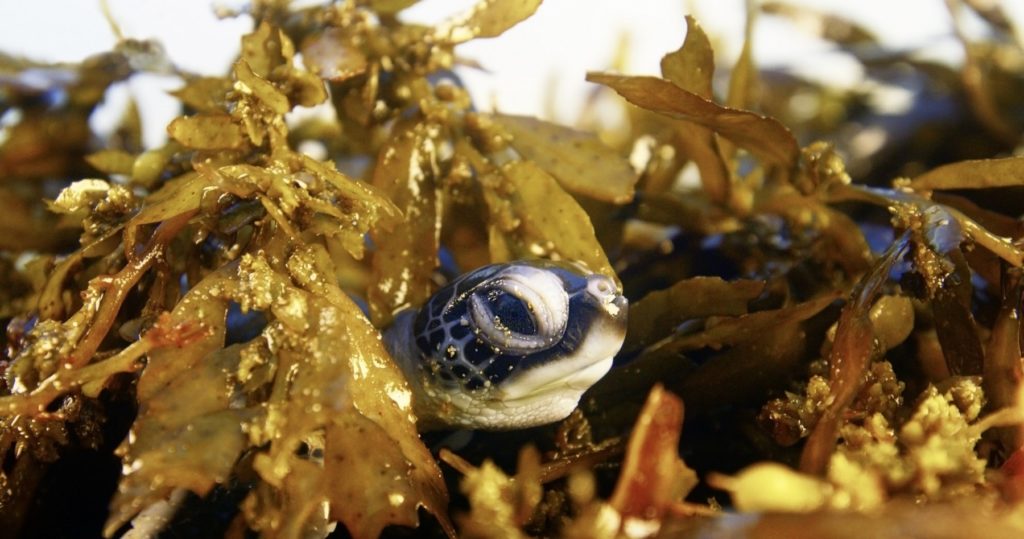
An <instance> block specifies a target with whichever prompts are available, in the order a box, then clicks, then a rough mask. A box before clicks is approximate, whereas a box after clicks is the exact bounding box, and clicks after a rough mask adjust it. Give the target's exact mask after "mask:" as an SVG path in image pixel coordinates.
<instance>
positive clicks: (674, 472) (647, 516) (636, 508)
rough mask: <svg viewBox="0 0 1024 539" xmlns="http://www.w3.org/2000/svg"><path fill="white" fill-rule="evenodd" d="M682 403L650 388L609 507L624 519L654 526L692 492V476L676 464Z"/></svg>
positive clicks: (694, 476)
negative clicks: (656, 521)
mask: <svg viewBox="0 0 1024 539" xmlns="http://www.w3.org/2000/svg"><path fill="white" fill-rule="evenodd" d="M682 428H683V401H681V400H680V399H679V397H676V396H675V395H673V394H671V393H669V392H668V391H665V390H664V389H663V388H662V387H661V386H660V385H659V386H655V387H654V388H653V389H652V390H651V393H650V395H648V397H647V402H646V403H645V404H644V407H643V410H642V411H641V412H640V417H639V418H637V421H636V426H635V427H634V428H633V433H632V434H631V435H630V437H629V445H628V446H627V448H626V458H625V459H624V460H623V462H622V473H621V474H620V476H619V482H618V484H617V485H616V486H615V492H614V493H613V494H612V497H611V500H610V502H611V505H612V507H614V508H615V510H616V511H618V512H619V514H621V515H622V516H623V517H625V518H626V519H627V521H628V520H629V519H637V520H641V521H650V520H657V519H659V518H661V517H662V516H664V515H665V514H666V513H667V512H668V511H669V508H670V507H671V506H672V505H673V504H676V503H679V502H681V501H682V500H683V498H684V497H685V496H686V494H688V493H689V492H690V490H692V489H693V487H695V486H697V474H696V473H695V472H694V471H693V470H691V469H690V468H689V467H687V466H686V464H685V463H684V462H683V461H682V459H680V458H679V437H680V434H681V432H682Z"/></svg>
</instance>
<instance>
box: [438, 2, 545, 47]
mask: <svg viewBox="0 0 1024 539" xmlns="http://www.w3.org/2000/svg"><path fill="white" fill-rule="evenodd" d="M540 3H541V0H480V2H478V3H477V4H476V5H475V6H473V9H471V10H469V11H468V12H466V13H463V14H461V15H458V16H456V17H454V18H452V19H451V20H449V21H447V22H446V23H443V24H441V25H440V26H438V29H437V32H436V33H435V35H436V36H437V37H438V39H441V40H443V41H447V42H449V43H462V42H464V41H469V40H471V39H474V38H477V37H497V36H500V35H501V34H503V33H505V31H506V30H508V29H509V28H512V27H513V26H515V25H517V24H519V23H520V22H522V21H523V20H524V19H526V18H527V17H529V16H530V15H533V12H534V11H537V8H538V7H540Z"/></svg>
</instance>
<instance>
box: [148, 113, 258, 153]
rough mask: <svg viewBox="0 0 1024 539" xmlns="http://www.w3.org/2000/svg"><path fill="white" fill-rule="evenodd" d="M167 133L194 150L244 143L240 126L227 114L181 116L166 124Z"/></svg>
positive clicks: (230, 147)
mask: <svg viewBox="0 0 1024 539" xmlns="http://www.w3.org/2000/svg"><path fill="white" fill-rule="evenodd" d="M167 133H168V134H169V135H170V136H171V138H173V139H174V140H176V141H178V142H179V143H181V145H182V146H185V147H186V148H193V149H196V150H234V149H238V148H241V147H243V146H245V144H246V138H245V135H244V133H243V132H242V128H241V127H240V126H239V125H238V124H237V123H235V121H234V120H233V119H232V118H231V116H228V115H227V114H210V113H207V114H196V115H195V116H182V117H180V118H177V119H175V120H174V121H172V122H171V123H170V125H168V126H167Z"/></svg>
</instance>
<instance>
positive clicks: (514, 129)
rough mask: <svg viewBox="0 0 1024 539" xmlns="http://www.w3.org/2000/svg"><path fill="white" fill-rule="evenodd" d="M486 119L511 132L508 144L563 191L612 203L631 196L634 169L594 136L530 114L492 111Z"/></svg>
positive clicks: (627, 199) (623, 201)
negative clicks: (539, 168)
mask: <svg viewBox="0 0 1024 539" xmlns="http://www.w3.org/2000/svg"><path fill="white" fill-rule="evenodd" d="M490 118H491V119H492V120H493V121H494V122H495V123H496V124H498V125H499V126H501V127H502V128H503V129H504V130H506V131H508V133H509V134H510V135H512V139H511V140H510V141H509V143H510V144H511V145H512V147H513V148H515V149H516V151H517V152H519V154H520V155H522V156H523V157H524V158H525V159H528V160H530V161H533V162H535V163H536V164H537V165H539V166H540V167H541V168H543V169H544V170H545V171H547V172H548V173H549V174H551V175H552V176H554V177H555V179H557V180H558V182H559V183H561V184H562V187H564V188H565V189H566V190H568V191H571V192H573V193H577V194H581V195H585V196H588V197H591V198H596V199H598V200H603V201H605V202H613V203H616V204H625V203H626V202H629V201H630V200H632V199H633V189H634V186H635V184H636V180H637V175H636V172H634V171H633V167H631V166H630V164H629V161H627V160H626V159H625V158H623V157H620V156H618V155H616V154H615V152H614V151H613V150H612V149H611V148H609V147H608V146H607V145H605V144H604V143H603V142H601V140H600V139H598V138H597V136H596V135H594V134H592V133H585V132H582V131H577V130H575V129H572V128H570V127H565V126H561V125H557V124H553V123H549V122H545V121H543V120H538V119H537V118H533V117H530V116H512V115H507V114H494V115H491V116H490Z"/></svg>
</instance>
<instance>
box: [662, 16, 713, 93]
mask: <svg viewBox="0 0 1024 539" xmlns="http://www.w3.org/2000/svg"><path fill="white" fill-rule="evenodd" d="M714 75H715V52H714V50H712V49H711V42H710V41H709V40H708V36H707V35H706V34H705V33H704V30H703V29H702V28H701V27H700V24H698V23H697V21H696V20H695V19H694V18H693V17H691V16H690V15H687V16H686V39H685V40H684V41H683V46H682V47H680V48H679V50H677V51H674V52H670V53H668V54H666V55H665V56H663V57H662V58H661V76H662V77H664V78H665V79H667V80H670V81H672V82H673V83H674V84H675V85H676V86H678V87H680V88H682V89H684V90H686V91H688V92H693V93H695V94H697V95H699V96H701V97H703V98H705V99H711V98H712V97H711V96H712V94H711V80H712V78H713V77H714Z"/></svg>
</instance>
